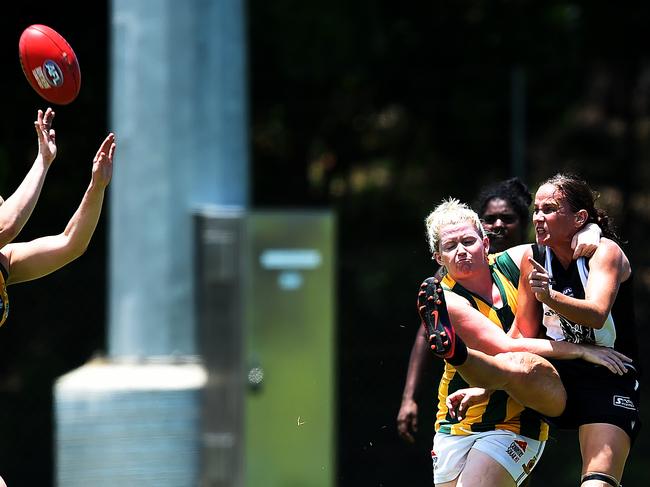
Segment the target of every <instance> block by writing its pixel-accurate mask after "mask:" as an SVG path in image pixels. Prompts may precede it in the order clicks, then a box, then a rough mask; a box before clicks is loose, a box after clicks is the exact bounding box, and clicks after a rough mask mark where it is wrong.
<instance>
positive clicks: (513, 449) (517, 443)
mask: <svg viewBox="0 0 650 487" xmlns="http://www.w3.org/2000/svg"><path fill="white" fill-rule="evenodd" d="M526 448H528V443H526V442H525V441H521V440H514V441H513V442H512V443H510V446H509V447H508V449H507V450H506V453H507V454H508V456H509V457H510V458H512V459H513V460H514V461H515V462H519V460H521V457H523V456H524V453H526Z"/></svg>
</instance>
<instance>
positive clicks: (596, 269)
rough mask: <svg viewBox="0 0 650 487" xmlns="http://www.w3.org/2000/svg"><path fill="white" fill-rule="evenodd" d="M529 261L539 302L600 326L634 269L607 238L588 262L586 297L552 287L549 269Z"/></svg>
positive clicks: (578, 320) (530, 282)
mask: <svg viewBox="0 0 650 487" xmlns="http://www.w3.org/2000/svg"><path fill="white" fill-rule="evenodd" d="M530 264H531V266H532V270H531V271H530V273H528V283H526V284H527V287H530V289H531V290H532V292H534V293H535V297H536V299H537V300H538V301H540V302H542V303H544V304H546V305H548V306H549V307H550V308H552V309H553V310H555V311H556V312H557V313H559V314H561V315H562V316H564V317H565V318H567V319H568V320H570V321H573V322H574V323H578V324H581V325H584V326H588V327H591V328H597V329H600V328H602V327H603V325H604V324H605V320H607V316H608V315H609V312H610V311H611V309H612V306H613V305H614V300H615V299H616V295H617V293H618V288H619V286H620V284H621V282H622V281H625V280H626V279H627V278H628V277H629V276H630V272H631V270H630V263H629V261H628V259H627V257H626V256H625V254H624V253H623V251H622V250H621V248H620V247H619V246H618V245H617V244H616V243H615V242H613V241H612V240H609V239H605V238H604V239H602V242H601V244H600V245H599V246H598V250H596V253H594V256H593V257H592V258H591V260H590V261H589V277H588V278H587V286H586V287H585V299H577V298H573V297H570V296H565V295H564V294H562V293H561V292H559V291H557V290H554V289H551V288H550V287H549V276H548V273H547V272H546V269H544V267H543V266H542V265H541V264H540V263H538V262H535V261H534V260H532V259H530ZM522 275H523V273H522ZM520 289H521V288H520Z"/></svg>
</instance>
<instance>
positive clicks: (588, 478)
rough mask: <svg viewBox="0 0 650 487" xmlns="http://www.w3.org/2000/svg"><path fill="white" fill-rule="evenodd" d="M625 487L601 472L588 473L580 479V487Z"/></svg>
mask: <svg viewBox="0 0 650 487" xmlns="http://www.w3.org/2000/svg"><path fill="white" fill-rule="evenodd" d="M610 485H611V486H613V487H623V486H622V485H621V484H619V483H618V480H616V478H615V477H612V476H611V475H609V474H606V473H601V472H587V473H586V474H584V475H583V476H582V478H581V479H580V487H603V486H610Z"/></svg>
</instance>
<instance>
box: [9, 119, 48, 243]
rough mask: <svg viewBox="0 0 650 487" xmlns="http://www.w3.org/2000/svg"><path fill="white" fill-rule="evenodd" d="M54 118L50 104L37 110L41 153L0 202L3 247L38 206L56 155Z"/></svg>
mask: <svg viewBox="0 0 650 487" xmlns="http://www.w3.org/2000/svg"><path fill="white" fill-rule="evenodd" d="M53 121H54V111H53V110H52V109H51V108H48V109H47V110H46V111H45V113H43V111H42V110H38V112H37V115H36V120H35V121H34V128H35V129H36V137H37V140H38V154H37V156H36V159H35V160H34V163H33V164H32V167H31V169H30V170H29V172H28V173H27V175H26V176H25V179H23V181H22V183H20V186H18V188H17V189H16V191H14V193H13V194H12V195H11V196H10V197H9V198H7V199H6V200H5V201H4V203H2V205H0V248H1V247H4V246H5V245H6V244H8V243H9V242H11V241H12V240H13V239H14V238H16V236H17V235H18V233H20V231H21V230H22V228H23V226H25V223H27V220H28V219H29V217H30V216H31V214H32V211H33V210H34V207H35V206H36V202H37V201H38V197H39V196H40V194H41V189H42V187H43V183H44V182H45V176H46V175H47V171H48V169H49V168H50V165H51V164H52V161H54V158H55V157H56V134H55V131H54V129H53V128H52V122H53ZM0 201H1V199H0Z"/></svg>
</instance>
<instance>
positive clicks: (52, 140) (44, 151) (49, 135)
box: [34, 107, 56, 166]
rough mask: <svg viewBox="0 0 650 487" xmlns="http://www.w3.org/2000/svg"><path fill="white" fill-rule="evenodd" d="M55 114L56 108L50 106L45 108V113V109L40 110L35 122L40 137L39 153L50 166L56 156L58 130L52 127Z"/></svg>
mask: <svg viewBox="0 0 650 487" xmlns="http://www.w3.org/2000/svg"><path fill="white" fill-rule="evenodd" d="M54 115H55V113H54V110H52V109H51V108H49V107H48V109H47V110H45V113H43V110H39V111H38V114H37V116H36V121H35V122H34V128H35V129H36V136H37V138H38V154H39V155H40V156H41V157H42V158H43V162H44V163H45V164H46V165H48V166H49V165H50V164H52V161H53V160H54V158H55V157H56V132H55V131H54V129H53V128H52V122H53V121H54Z"/></svg>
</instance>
